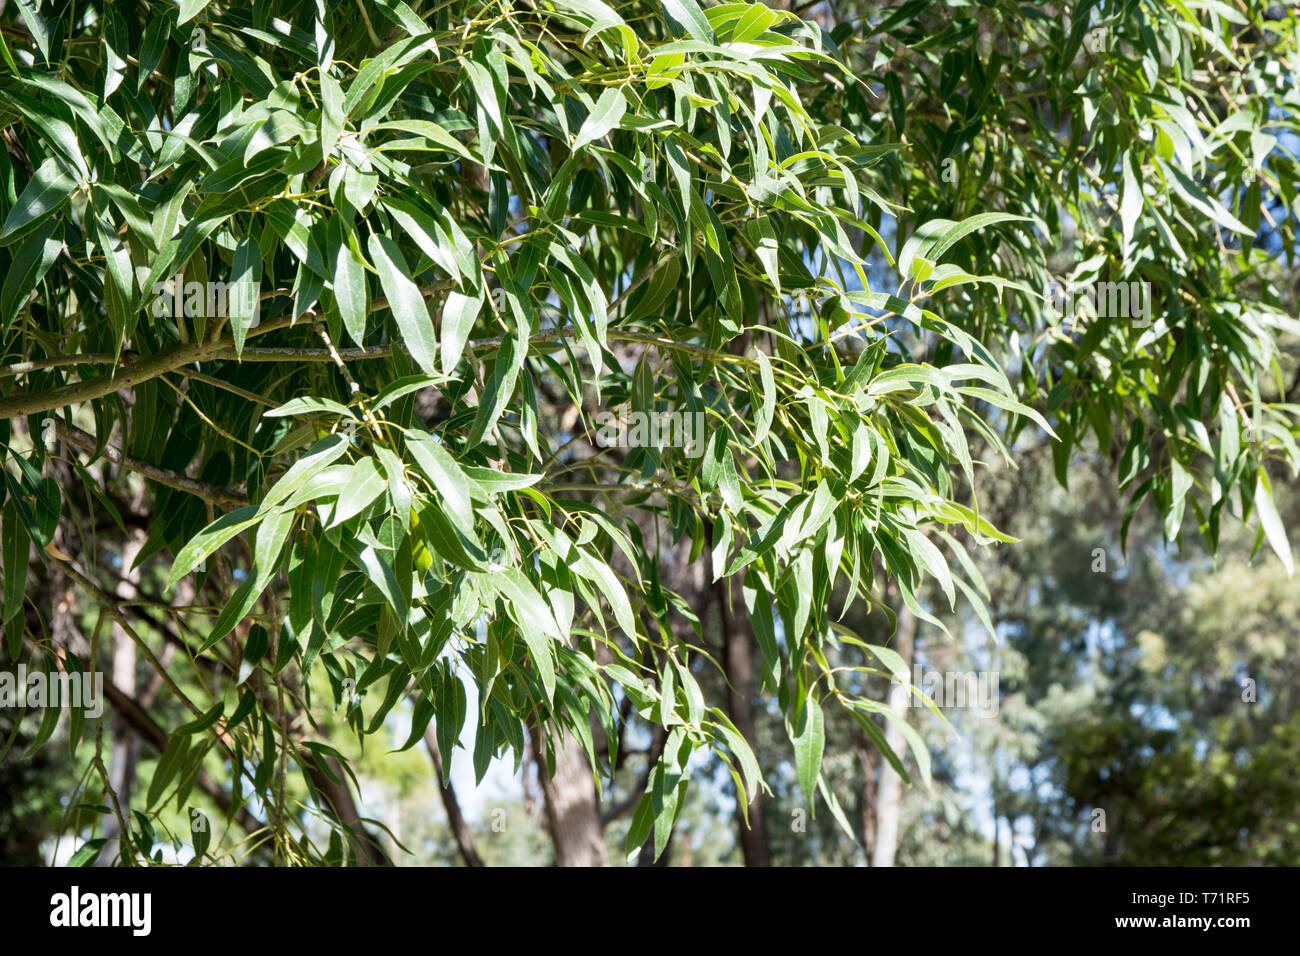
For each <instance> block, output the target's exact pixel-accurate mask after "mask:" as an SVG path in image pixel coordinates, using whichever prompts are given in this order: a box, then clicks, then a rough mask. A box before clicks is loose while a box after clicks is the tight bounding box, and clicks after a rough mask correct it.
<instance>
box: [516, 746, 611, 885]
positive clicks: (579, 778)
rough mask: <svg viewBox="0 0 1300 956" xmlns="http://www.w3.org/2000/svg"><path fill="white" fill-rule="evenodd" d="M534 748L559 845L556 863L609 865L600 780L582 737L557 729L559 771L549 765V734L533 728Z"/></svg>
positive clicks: (549, 825)
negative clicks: (585, 749) (551, 770)
mask: <svg viewBox="0 0 1300 956" xmlns="http://www.w3.org/2000/svg"><path fill="white" fill-rule="evenodd" d="M532 736H533V752H534V753H535V754H536V755H537V775H538V777H539V778H540V779H541V784H542V797H543V802H544V804H545V807H546V827H547V830H548V831H549V832H550V835H551V843H552V844H553V845H554V847H555V865H556V866H605V865H607V864H608V862H609V859H608V857H607V856H606V853H605V831H604V828H603V827H602V826H601V822H600V807H599V805H598V803H597V797H596V781H595V778H594V777H593V776H592V771H591V764H589V763H588V762H587V755H586V753H584V752H583V749H582V745H581V744H580V743H579V742H578V739H577V738H576V737H574V736H573V735H572V734H571V733H569V732H568V731H567V730H566V731H564V732H563V733H560V732H558V731H556V732H553V733H552V735H551V739H552V740H553V741H554V742H555V744H556V752H555V772H554V773H553V774H552V773H550V772H548V769H547V759H546V755H547V749H546V748H547V746H548V744H547V736H546V734H545V733H544V732H543V731H541V730H539V729H537V728H534V729H533V735H532Z"/></svg>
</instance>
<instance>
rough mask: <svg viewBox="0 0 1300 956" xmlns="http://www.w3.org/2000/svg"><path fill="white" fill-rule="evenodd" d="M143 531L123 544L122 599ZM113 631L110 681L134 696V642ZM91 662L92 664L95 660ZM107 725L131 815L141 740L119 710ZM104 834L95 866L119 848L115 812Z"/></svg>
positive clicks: (131, 591) (113, 771)
mask: <svg viewBox="0 0 1300 956" xmlns="http://www.w3.org/2000/svg"><path fill="white" fill-rule="evenodd" d="M144 543H145V533H144V531H143V530H142V529H139V528H136V529H134V530H133V531H132V533H131V538H130V540H129V541H127V543H126V544H125V546H124V547H123V548H122V574H121V579H120V580H119V581H118V584H117V587H116V588H114V589H113V592H114V594H115V595H116V596H117V597H118V598H121V599H123V600H127V601H129V600H132V599H134V598H135V597H136V596H137V591H136V585H137V584H138V583H139V581H140V569H139V568H137V567H135V566H134V565H135V559H136V556H137V555H138V554H139V553H140V549H141V548H143V547H144ZM110 633H111V635H112V658H111V660H112V663H111V665H110V666H111V668H112V675H113V684H114V685H115V686H116V687H117V688H118V689H119V690H121V691H122V692H123V693H125V694H127V695H128V696H130V697H135V696H136V693H137V689H136V682H135V663H136V659H135V642H134V641H133V640H131V636H130V635H129V634H127V633H126V632H125V631H123V630H122V628H121V626H120V625H118V624H116V623H115V624H113V625H112V628H111V630H110ZM91 666H92V667H93V666H95V664H94V662H92V663H91ZM108 726H109V728H110V734H111V737H110V739H111V740H112V742H113V746H112V751H111V756H110V758H109V765H108V766H109V774H108V779H109V781H110V783H111V786H112V788H113V792H114V793H115V794H116V795H117V804H118V806H119V807H121V808H122V816H123V817H124V818H125V819H126V820H128V821H129V820H130V819H131V790H132V788H133V786H134V784H135V769H136V763H137V762H138V761H139V759H140V741H139V738H138V737H137V736H136V735H135V733H134V732H133V731H132V729H131V725H130V723H129V722H128V721H127V719H126V717H125V716H124V715H123V714H122V713H120V712H118V711H114V712H113V718H112V720H111V721H109V724H108ZM104 835H105V836H106V837H108V838H109V841H108V843H106V844H105V845H104V849H103V850H102V851H101V852H100V854H99V858H98V859H97V860H96V861H95V865H96V866H112V865H113V864H114V863H115V862H116V860H117V857H118V855H119V853H120V852H121V850H120V843H119V841H118V837H120V836H121V834H120V833H118V821H117V817H116V816H108V817H106V818H105V821H104Z"/></svg>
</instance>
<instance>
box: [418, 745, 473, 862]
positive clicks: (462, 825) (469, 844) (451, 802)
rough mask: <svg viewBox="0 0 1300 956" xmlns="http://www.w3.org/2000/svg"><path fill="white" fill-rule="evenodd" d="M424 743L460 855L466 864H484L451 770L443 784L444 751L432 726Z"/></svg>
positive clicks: (448, 823)
mask: <svg viewBox="0 0 1300 956" xmlns="http://www.w3.org/2000/svg"><path fill="white" fill-rule="evenodd" d="M424 745H425V746H426V747H428V748H429V757H430V758H431V759H432V760H433V773H434V776H435V777H436V778H437V783H438V793H439V794H440V795H441V796H442V807H443V809H444V810H446V811H447V825H448V826H449V827H451V832H452V835H453V836H454V837H455V838H456V846H457V847H459V848H460V855H461V857H462V858H463V859H464V860H465V865H466V866H482V865H483V860H482V859H481V858H480V857H479V855H478V851H477V850H476V849H475V848H474V834H473V833H471V832H470V829H469V824H468V823H466V822H465V815H464V814H463V813H461V812H460V801H459V800H457V799H456V791H455V790H453V789H452V786H451V772H450V771H448V773H447V784H446V786H444V785H443V782H442V751H440V750H439V749H438V738H437V737H436V736H435V735H434V732H433V728H432V727H430V728H428V729H426V730H425V731H424Z"/></svg>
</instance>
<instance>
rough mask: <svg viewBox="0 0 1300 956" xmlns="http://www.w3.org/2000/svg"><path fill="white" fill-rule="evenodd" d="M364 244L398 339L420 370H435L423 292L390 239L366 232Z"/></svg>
mask: <svg viewBox="0 0 1300 956" xmlns="http://www.w3.org/2000/svg"><path fill="white" fill-rule="evenodd" d="M368 248H369V250H370V258H371V259H372V260H374V264H375V269H376V270H378V272H379V283H380V285H381V286H383V289H384V295H385V296H386V297H387V299H388V308H389V309H390V310H391V311H392V313H393V319H394V321H396V323H397V330H398V331H399V332H400V333H401V335H402V342H403V343H405V345H406V348H407V350H408V351H409V352H410V353H411V358H412V360H414V362H415V364H416V365H418V366H419V367H420V370H421V371H422V372H424V374H426V375H434V374H436V373H437V368H436V365H435V361H434V357H435V355H436V353H437V348H438V341H437V338H436V337H435V336H434V334H433V322H432V321H431V320H430V319H429V309H428V307H427V306H426V305H425V304H424V296H422V295H421V294H420V289H419V287H418V286H417V285H416V284H415V282H414V280H412V279H411V274H410V271H409V270H408V268H407V265H406V260H405V259H404V258H403V257H402V251H401V250H400V249H398V248H397V243H395V242H393V240H392V239H389V238H388V237H387V236H383V235H380V234H379V233H371V234H370V243H369V247H368Z"/></svg>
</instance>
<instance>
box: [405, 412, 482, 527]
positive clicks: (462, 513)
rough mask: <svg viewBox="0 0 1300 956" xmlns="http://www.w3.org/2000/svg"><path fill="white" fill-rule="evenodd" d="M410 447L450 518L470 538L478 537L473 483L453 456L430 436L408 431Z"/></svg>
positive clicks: (408, 445) (407, 441)
mask: <svg viewBox="0 0 1300 956" xmlns="http://www.w3.org/2000/svg"><path fill="white" fill-rule="evenodd" d="M406 447H407V448H409V449H410V451H411V457H413V458H414V459H415V463H416V465H418V466H419V468H420V471H422V472H423V473H424V476H425V477H426V478H428V479H429V485H430V487H431V488H432V489H433V491H434V493H435V494H436V495H438V496H439V497H440V498H441V499H442V500H443V503H444V508H443V511H444V512H445V513H446V514H447V516H448V518H450V519H451V521H452V522H453V523H454V524H455V525H456V526H457V527H458V528H460V529H461V530H462V531H463V532H465V533H466V535H467V536H468V537H470V538H472V537H473V535H474V530H473V529H474V505H473V503H472V502H471V501H470V496H469V480H468V479H467V478H466V477H465V472H464V471H462V470H461V467H460V464H459V463H458V462H457V461H456V459H455V458H453V457H452V456H451V453H450V452H448V451H447V449H446V448H444V447H443V446H442V445H441V444H439V443H438V442H437V441H436V440H435V439H434V438H432V437H431V436H429V435H424V434H421V433H420V432H416V431H407V433H406Z"/></svg>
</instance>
